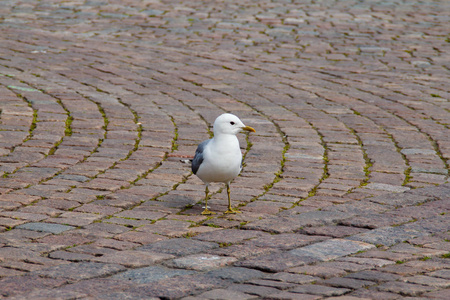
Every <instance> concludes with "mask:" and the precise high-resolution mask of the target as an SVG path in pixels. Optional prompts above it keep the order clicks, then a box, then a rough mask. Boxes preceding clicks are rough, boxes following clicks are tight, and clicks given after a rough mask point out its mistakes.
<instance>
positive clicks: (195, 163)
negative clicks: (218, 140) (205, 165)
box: [192, 139, 211, 174]
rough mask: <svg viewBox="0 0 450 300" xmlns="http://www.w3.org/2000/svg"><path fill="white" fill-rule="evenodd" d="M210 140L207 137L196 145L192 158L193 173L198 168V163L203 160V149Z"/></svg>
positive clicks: (195, 172)
mask: <svg viewBox="0 0 450 300" xmlns="http://www.w3.org/2000/svg"><path fill="white" fill-rule="evenodd" d="M210 141H211V140H210V139H209V140H205V141H203V142H201V143H200V144H199V145H198V147H197V150H195V156H194V159H193V160H192V172H193V173H194V174H197V171H198V168H200V165H201V164H202V162H203V150H204V149H205V147H206V145H207V144H208V143H209V142H210Z"/></svg>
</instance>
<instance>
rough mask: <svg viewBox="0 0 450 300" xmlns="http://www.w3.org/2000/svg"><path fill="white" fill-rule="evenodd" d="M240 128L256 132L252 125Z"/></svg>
mask: <svg viewBox="0 0 450 300" xmlns="http://www.w3.org/2000/svg"><path fill="white" fill-rule="evenodd" d="M241 129H242V130H245V131H251V132H256V130H255V129H254V128H253V127H250V126H245V127H242V128H241Z"/></svg>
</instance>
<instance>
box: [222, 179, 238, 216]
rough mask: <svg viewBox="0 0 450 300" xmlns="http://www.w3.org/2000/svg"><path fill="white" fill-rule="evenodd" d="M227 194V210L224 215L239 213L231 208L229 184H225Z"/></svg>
mask: <svg viewBox="0 0 450 300" xmlns="http://www.w3.org/2000/svg"><path fill="white" fill-rule="evenodd" d="M227 194H228V210H227V211H226V212H225V213H226V214H236V213H241V212H240V211H239V210H237V209H233V208H231V198H230V183H229V182H227Z"/></svg>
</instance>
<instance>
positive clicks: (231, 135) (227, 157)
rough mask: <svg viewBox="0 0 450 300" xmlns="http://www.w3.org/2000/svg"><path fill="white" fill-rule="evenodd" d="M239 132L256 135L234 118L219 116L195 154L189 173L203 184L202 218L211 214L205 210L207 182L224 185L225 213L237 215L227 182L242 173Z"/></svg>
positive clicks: (206, 206) (251, 129)
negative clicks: (203, 203)
mask: <svg viewBox="0 0 450 300" xmlns="http://www.w3.org/2000/svg"><path fill="white" fill-rule="evenodd" d="M243 130H244V131H249V132H256V131H255V129H253V128H252V127H250V126H245V125H244V123H242V121H241V120H239V118H238V117H236V116H235V115H232V114H228V113H225V114H222V115H220V116H218V117H217V119H216V120H215V121H214V137H213V138H212V139H209V140H205V141H203V142H202V143H200V144H199V145H198V147H197V150H196V151H195V156H194V159H193V160H192V172H193V173H194V174H195V175H197V176H198V178H200V179H201V180H202V181H203V182H204V183H205V184H206V188H205V210H204V211H203V212H202V215H212V214H215V213H213V212H212V211H210V210H209V209H208V193H209V189H208V187H209V184H210V183H211V182H223V183H225V184H226V186H227V194H228V210H227V211H226V212H225V213H226V214H235V213H240V211H238V210H236V209H233V208H231V199H230V183H231V181H232V180H233V179H234V178H236V177H237V176H238V175H239V173H240V172H241V170H242V152H241V148H240V147H239V140H238V138H237V137H236V134H238V133H239V132H241V131H243Z"/></svg>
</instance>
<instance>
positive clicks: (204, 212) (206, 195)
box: [202, 185, 216, 215]
mask: <svg viewBox="0 0 450 300" xmlns="http://www.w3.org/2000/svg"><path fill="white" fill-rule="evenodd" d="M208 194H209V189H208V185H206V188H205V210H204V211H203V212H202V215H215V214H216V213H215V212H212V211H210V210H209V209H208Z"/></svg>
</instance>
